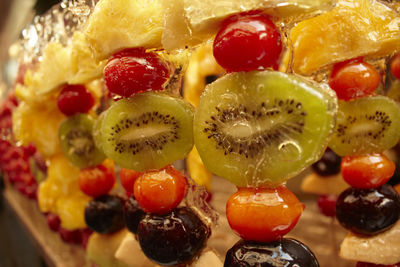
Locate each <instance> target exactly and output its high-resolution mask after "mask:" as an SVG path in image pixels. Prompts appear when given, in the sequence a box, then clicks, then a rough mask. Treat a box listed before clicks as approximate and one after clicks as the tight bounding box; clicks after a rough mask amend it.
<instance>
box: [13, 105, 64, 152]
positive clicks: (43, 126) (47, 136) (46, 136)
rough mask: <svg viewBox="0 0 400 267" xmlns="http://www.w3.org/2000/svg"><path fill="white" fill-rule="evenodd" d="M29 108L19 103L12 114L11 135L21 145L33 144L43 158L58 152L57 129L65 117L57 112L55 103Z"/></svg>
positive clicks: (29, 106)
mask: <svg viewBox="0 0 400 267" xmlns="http://www.w3.org/2000/svg"><path fill="white" fill-rule="evenodd" d="M47 104H48V105H43V106H42V107H40V106H31V105H28V104H26V103H24V102H22V103H20V104H19V105H18V107H17V108H16V109H15V111H14V112H13V116H12V119H13V133H14V136H15V138H16V139H17V140H18V141H20V142H21V144H22V145H27V144H29V143H34V144H35V146H36V148H37V150H38V151H39V152H40V153H42V154H43V156H44V157H45V158H48V157H51V156H52V155H55V154H57V153H59V152H60V143H59V139H58V127H59V125H60V123H61V122H62V121H63V120H64V119H65V116H64V115H63V114H62V113H61V112H60V111H59V110H58V108H57V105H56V102H55V101H53V102H51V103H47Z"/></svg>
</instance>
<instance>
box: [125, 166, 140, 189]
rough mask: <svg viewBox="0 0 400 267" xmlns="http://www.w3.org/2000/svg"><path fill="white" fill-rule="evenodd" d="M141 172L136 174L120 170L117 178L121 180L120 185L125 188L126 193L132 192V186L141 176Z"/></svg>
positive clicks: (135, 172) (127, 170) (131, 171)
mask: <svg viewBox="0 0 400 267" xmlns="http://www.w3.org/2000/svg"><path fill="white" fill-rule="evenodd" d="M142 174H143V172H137V171H133V170H129V169H124V168H122V169H121V171H120V173H119V178H120V179H121V184H122V186H123V187H124V188H125V190H126V192H128V193H132V192H133V185H134V184H135V181H136V179H137V178H139V176H141V175H142Z"/></svg>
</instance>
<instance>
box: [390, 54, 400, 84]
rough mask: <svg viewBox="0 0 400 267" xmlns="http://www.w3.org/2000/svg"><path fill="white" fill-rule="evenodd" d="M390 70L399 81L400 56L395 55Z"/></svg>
mask: <svg viewBox="0 0 400 267" xmlns="http://www.w3.org/2000/svg"><path fill="white" fill-rule="evenodd" d="M390 70H391V71H392V74H393V76H394V77H396V78H397V79H400V54H397V55H395V56H394V57H393V58H392V61H391V63H390Z"/></svg>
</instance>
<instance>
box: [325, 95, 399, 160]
mask: <svg viewBox="0 0 400 267" xmlns="http://www.w3.org/2000/svg"><path fill="white" fill-rule="evenodd" d="M399 139H400V105H399V104H398V103H396V102H395V101H394V100H392V99H390V98H388V97H385V96H371V97H365V98H357V99H355V100H353V101H348V102H344V101H339V111H338V116H337V122H336V129H335V134H334V135H333V137H332V140H331V142H330V143H329V147H330V148H331V149H332V150H333V151H335V153H336V154H338V155H339V156H348V155H360V154H369V153H380V152H383V151H385V150H387V149H389V148H391V147H393V146H395V145H396V144H397V142H398V141H399Z"/></svg>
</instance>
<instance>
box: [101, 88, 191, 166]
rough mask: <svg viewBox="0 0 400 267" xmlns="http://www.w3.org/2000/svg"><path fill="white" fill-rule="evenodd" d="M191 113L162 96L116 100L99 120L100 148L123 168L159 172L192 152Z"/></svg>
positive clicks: (151, 94) (175, 100) (176, 100)
mask: <svg viewBox="0 0 400 267" xmlns="http://www.w3.org/2000/svg"><path fill="white" fill-rule="evenodd" d="M193 113H194V112H193V107H192V106H191V105H190V104H189V103H187V102H185V101H184V100H182V99H179V98H176V97H172V96H169V95H167V94H163V93H156V92H146V93H142V94H137V95H135V96H133V97H131V98H126V99H122V100H119V101H118V102H116V103H114V104H113V105H112V106H111V107H110V108H109V109H108V110H106V111H105V114H104V117H103V118H101V122H100V124H101V125H100V130H101V142H102V145H101V147H102V149H103V151H104V153H105V154H106V155H107V156H108V157H109V158H111V159H112V160H114V161H115V162H116V163H117V164H119V165H120V166H121V167H123V168H128V169H133V170H136V171H146V170H149V169H159V168H162V167H164V166H166V165H168V164H170V163H172V162H174V161H176V160H178V159H182V158H184V157H185V156H186V154H187V153H188V152H189V151H190V150H191V149H192V147H193Z"/></svg>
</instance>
